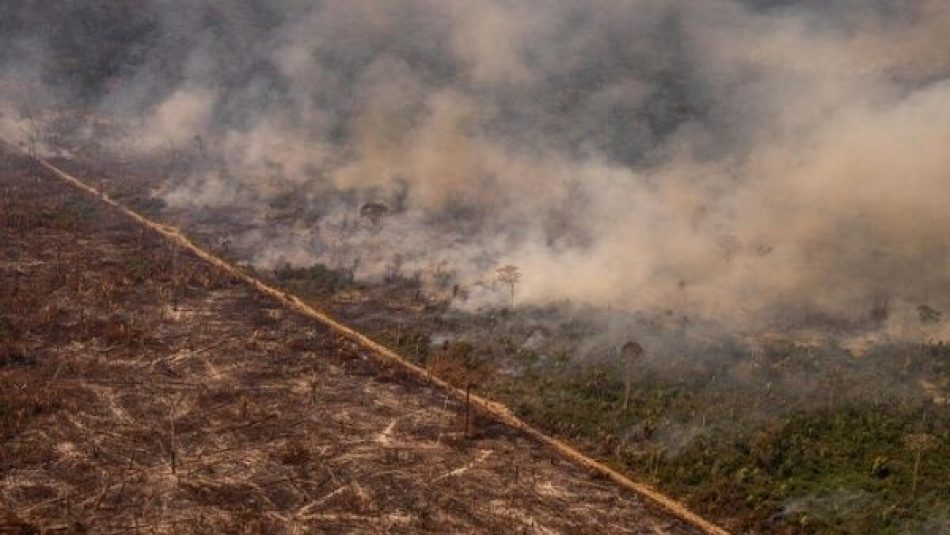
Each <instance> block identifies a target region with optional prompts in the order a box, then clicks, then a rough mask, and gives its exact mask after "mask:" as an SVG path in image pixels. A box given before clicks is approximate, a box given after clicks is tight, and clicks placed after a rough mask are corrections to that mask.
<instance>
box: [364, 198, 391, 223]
mask: <svg viewBox="0 0 950 535" xmlns="http://www.w3.org/2000/svg"><path fill="white" fill-rule="evenodd" d="M388 213H389V207H388V206H386V205H385V204H383V203H381V202H368V203H366V204H364V205H363V206H361V207H360V217H365V218H366V219H368V220H369V222H370V223H371V224H372V225H373V227H378V226H379V223H380V222H381V221H382V220H383V217H384V216H385V215H386V214H388Z"/></svg>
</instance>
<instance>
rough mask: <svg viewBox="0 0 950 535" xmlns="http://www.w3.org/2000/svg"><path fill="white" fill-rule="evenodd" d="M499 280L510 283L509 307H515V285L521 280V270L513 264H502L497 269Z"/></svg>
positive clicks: (512, 308) (511, 308)
mask: <svg viewBox="0 0 950 535" xmlns="http://www.w3.org/2000/svg"><path fill="white" fill-rule="evenodd" d="M495 273H497V274H498V280H500V281H501V282H503V283H505V284H507V285H508V308H509V309H510V310H514V309H515V285H517V284H518V281H519V280H521V270H520V269H518V266H513V265H511V264H508V265H505V266H501V267H500V268H498V269H496V270H495Z"/></svg>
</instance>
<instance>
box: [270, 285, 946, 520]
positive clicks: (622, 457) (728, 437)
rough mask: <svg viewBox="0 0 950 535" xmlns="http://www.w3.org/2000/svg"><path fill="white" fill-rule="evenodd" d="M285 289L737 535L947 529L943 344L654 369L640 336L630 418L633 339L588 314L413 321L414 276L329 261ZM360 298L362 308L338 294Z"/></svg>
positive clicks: (687, 350) (434, 310)
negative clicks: (626, 341)
mask: <svg viewBox="0 0 950 535" xmlns="http://www.w3.org/2000/svg"><path fill="white" fill-rule="evenodd" d="M276 279H277V281H276V282H278V283H279V284H281V285H283V286H284V287H285V288H287V289H288V290H292V291H296V292H300V293H301V294H302V295H303V296H304V297H305V298H307V299H310V300H312V301H314V302H315V303H316V304H318V305H321V306H324V307H326V306H328V305H332V308H334V309H335V310H337V311H338V312H339V313H341V314H342V315H343V316H344V317H348V318H349V321H351V322H352V323H354V324H356V325H357V326H358V327H359V328H361V329H363V330H364V331H366V332H369V333H370V334H372V335H373V336H375V337H376V338H377V339H378V340H380V341H381V342H383V343H385V344H387V345H389V346H390V347H393V348H395V349H397V350H398V351H400V352H401V353H402V354H404V355H406V356H408V357H409V358H412V359H414V360H416V361H417V362H419V363H420V364H424V365H426V366H428V367H429V369H430V370H432V371H433V373H436V374H438V375H441V376H444V377H446V378H447V379H449V380H452V381H453V382H455V383H457V384H461V383H460V381H461V382H468V381H470V380H469V379H468V378H467V377H468V376H469V375H473V374H477V376H478V379H477V381H474V382H475V383H477V385H476V388H477V389H478V390H479V391H480V392H481V393H483V394H485V395H487V396H489V397H492V398H495V399H498V400H500V401H503V402H505V403H506V404H507V405H508V406H510V407H511V408H512V409H513V410H514V411H515V412H516V413H517V414H518V415H519V416H521V417H522V418H524V419H526V420H528V421H530V422H532V423H534V424H536V425H538V426H541V427H543V428H545V429H547V430H548V431H549V432H551V433H554V434H557V435H559V436H562V437H565V438H567V439H569V440H571V441H573V442H574V443H576V444H578V445H580V446H581V447H582V448H584V449H585V450H586V451H588V452H589V453H590V454H592V455H594V456H596V457H599V458H601V459H602V460H604V461H606V462H608V463H610V464H612V465H614V466H616V467H618V468H621V469H623V470H625V471H627V472H629V473H631V474H633V475H634V476H635V477H636V478H638V479H640V480H643V481H647V482H650V483H652V484H654V485H656V486H657V487H659V488H661V489H662V490H664V491H665V492H667V493H669V494H671V495H673V496H676V497H677V498H679V499H681V500H683V501H684V502H686V503H687V504H688V505H689V506H690V507H692V508H694V509H695V510H696V511H697V512H700V513H701V514H704V515H706V516H708V517H709V518H712V519H715V520H717V521H718V522H721V523H722V524H723V525H725V526H727V527H729V528H731V529H733V530H736V531H747V530H754V531H757V532H765V533H786V532H787V533H907V532H920V533H938V532H942V531H946V530H947V529H948V528H950V515H948V514H947V513H946V510H947V509H948V507H947V505H948V503H950V487H948V482H950V463H947V462H946V459H948V458H950V411H948V408H947V406H946V404H945V401H942V400H940V399H935V398H934V397H933V395H932V393H927V392H925V390H924V389H922V388H921V387H920V384H921V381H925V382H927V383H928V384H933V385H937V386H936V388H937V389H938V390H939V389H943V390H945V389H946V387H947V385H948V384H950V347H948V346H946V345H944V344H939V343H937V344H923V345H921V344H892V345H881V346H879V347H877V348H876V349H875V350H873V351H871V352H869V353H868V354H866V355H863V356H861V357H855V356H854V355H852V354H851V353H849V352H848V351H845V350H843V349H842V348H840V347H838V346H837V345H836V344H835V343H834V342H825V343H823V344H820V345H817V346H816V345H815V344H802V343H797V342H795V341H794V340H792V339H789V338H782V337H778V338H775V337H773V338H771V339H770V340H769V341H768V342H763V343H762V344H761V346H760V347H759V348H758V351H757V352H756V354H755V355H752V354H750V351H748V350H746V349H743V347H741V346H740V345H739V344H737V343H735V342H734V341H730V340H725V339H717V340H714V341H712V342H710V343H706V344H698V345H695V346H688V345H683V346H676V345H675V344H674V345H673V346H672V347H673V349H672V350H671V351H682V352H684V354H682V355H679V354H668V355H664V356H662V357H656V358H651V356H652V355H653V354H654V353H656V351H651V348H650V346H649V344H648V343H646V342H644V344H643V345H644V347H643V349H644V350H645V353H644V354H643V356H642V357H638V359H637V363H636V365H635V367H634V368H633V370H634V371H633V374H632V377H631V379H630V392H629V396H630V399H629V404H628V406H627V407H626V408H624V403H623V400H624V396H625V393H626V392H625V388H626V384H625V382H626V378H627V373H628V371H629V370H630V368H628V363H626V362H625V361H624V360H623V358H621V349H620V346H622V344H616V345H617V346H618V347H612V346H611V343H609V342H601V343H593V347H591V346H592V343H591V342H589V340H597V334H598V324H597V320H596V319H592V316H595V315H596V313H594V312H592V311H588V310H585V311H582V313H575V314H570V313H567V312H565V309H567V308H569V307H567V306H566V305H565V306H563V307H548V308H544V309H528V308H524V309H519V310H517V311H516V312H515V313H510V312H509V311H507V310H493V311H486V312H484V313H480V314H465V313H460V312H454V311H450V310H449V309H448V308H447V306H445V304H444V303H442V304H431V303H430V304H429V306H424V307H422V308H421V309H420V308H419V307H417V308H415V309H411V310H410V309H407V308H406V307H404V306H401V305H400V304H399V303H401V302H403V301H405V300H411V299H417V298H418V295H417V293H414V292H415V291H416V290H417V288H414V285H413V282H412V280H411V279H406V280H403V279H399V280H396V279H393V280H388V281H385V282H380V283H379V284H377V285H368V284H358V283H354V282H353V280H352V277H350V276H349V275H348V274H347V273H343V272H339V271H334V270H329V269H326V268H324V267H322V266H317V267H313V268H308V269H298V270H290V269H282V270H279V271H278V272H277V274H276ZM354 292H357V293H361V294H362V299H361V300H359V303H358V304H350V305H349V306H347V304H346V303H345V302H341V301H340V300H339V299H338V298H339V296H341V295H351V294H353V293H354ZM348 299H349V298H348ZM344 301H346V300H344ZM924 313H927V316H928V319H929V318H932V317H933V316H934V314H931V313H929V311H924V312H922V313H921V314H924ZM649 328H651V329H652V328H654V327H649ZM663 328H664V327H662V326H657V327H655V329H656V330H662V329H663ZM644 329H647V328H644ZM537 333H543V336H538V335H537ZM534 338H538V339H542V340H543V341H542V342H540V343H533V342H532V343H529V342H528V341H529V340H532V339H534ZM584 341H588V342H584ZM475 370H477V373H476V372H475ZM463 376H464V377H463ZM915 473H916V474H917V476H916V478H915ZM915 479H916V483H915Z"/></svg>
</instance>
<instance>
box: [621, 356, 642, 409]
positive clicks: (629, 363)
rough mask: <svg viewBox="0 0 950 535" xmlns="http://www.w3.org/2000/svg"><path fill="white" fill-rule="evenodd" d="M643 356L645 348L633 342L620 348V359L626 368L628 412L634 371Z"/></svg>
mask: <svg viewBox="0 0 950 535" xmlns="http://www.w3.org/2000/svg"><path fill="white" fill-rule="evenodd" d="M641 355H643V346H641V345H640V344H638V343H636V342H634V341H632V340H631V341H629V342H627V343H626V344H624V345H623V347H622V348H620V357H621V358H622V359H623V366H624V383H623V410H627V408H628V407H629V406H630V386H631V383H632V381H633V370H634V368H635V367H636V363H637V361H638V360H640V356H641Z"/></svg>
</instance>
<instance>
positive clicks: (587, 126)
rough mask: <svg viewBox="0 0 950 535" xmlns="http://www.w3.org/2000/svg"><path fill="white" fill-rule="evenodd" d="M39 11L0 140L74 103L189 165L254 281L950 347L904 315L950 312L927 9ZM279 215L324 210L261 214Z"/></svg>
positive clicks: (841, 5) (935, 47)
mask: <svg viewBox="0 0 950 535" xmlns="http://www.w3.org/2000/svg"><path fill="white" fill-rule="evenodd" d="M4 3H5V4H8V5H2V4H4ZM40 4H41V3H40V2H10V1H7V2H0V7H3V8H4V9H3V12H4V13H11V14H12V15H11V19H10V20H9V21H7V22H5V23H4V28H5V29H6V30H9V31H7V33H6V34H5V37H4V38H3V40H4V45H5V50H6V51H5V52H4V53H3V55H2V56H0V59H2V66H3V70H2V74H0V84H2V85H0V87H2V88H3V93H2V95H3V98H2V101H3V102H2V111H3V113H2V115H0V134H2V135H3V136H4V137H5V138H14V139H22V138H23V133H24V132H25V131H27V130H28V129H29V128H30V125H29V124H28V123H29V117H26V116H24V114H23V110H24V109H26V108H27V107H28V108H29V109H31V110H37V109H52V107H53V106H54V104H56V105H69V106H73V107H76V106H80V105H81V106H83V107H84V108H86V109H88V110H90V113H94V114H96V115H97V116H100V117H103V118H104V120H106V121H108V122H109V124H112V125H114V126H115V130H116V131H119V130H121V131H122V132H123V134H122V135H121V136H116V139H114V140H112V141H111V145H110V149H111V150H113V151H116V152H120V153H127V154H156V153H162V152H168V153H173V152H175V151H178V152H181V151H186V152H188V151H190V152H200V157H196V158H195V161H194V162H192V165H191V166H190V167H189V170H188V172H187V173H184V174H182V175H181V176H177V177H175V178H174V179H173V180H170V181H169V183H168V184H166V186H165V187H164V188H163V190H162V191H161V192H159V195H161V196H162V198H163V199H165V200H166V201H167V202H168V203H169V204H170V205H171V206H172V207H175V208H179V209H186V210H205V209H209V208H211V209H220V210H230V211H235V212H238V213H241V214H242V217H243V219H245V220H246V221H248V222H251V223H255V224H253V225H252V228H251V229H250V230H247V231H246V232H242V234H241V235H240V236H237V237H236V241H237V242H238V244H239V245H240V247H241V248H242V249H243V250H246V251H250V252H251V254H252V259H253V261H254V262H255V263H257V264H259V265H262V266H265V267H269V266H274V265H278V264H280V263H283V262H290V263H293V264H300V265H306V264H309V263H314V262H322V263H327V264H329V265H331V266H341V265H349V264H351V263H352V262H353V261H354V260H355V259H356V258H359V268H358V275H359V276H362V277H368V278H373V277H381V276H383V274H385V273H387V272H388V271H390V270H392V269H393V265H394V262H396V261H395V260H394V258H395V257H396V255H399V258H398V262H397V263H398V268H399V269H402V270H405V271H406V272H422V273H428V274H431V273H433V272H435V271H438V270H445V271H448V272H451V273H452V274H453V275H454V276H455V277H456V279H457V280H458V281H460V282H461V283H463V284H469V285H471V284H472V283H475V282H477V281H479V280H485V281H487V280H490V279H491V277H492V276H493V274H494V268H495V267H496V266H497V265H499V264H503V263H512V264H516V265H518V266H520V267H521V269H522V270H523V272H524V273H525V276H524V278H523V281H522V282H521V284H520V286H519V289H518V299H519V302H522V303H544V302H548V301H551V300H561V299H568V300H572V301H577V302H588V303H592V304H595V305H604V306H606V305H609V306H612V307H616V308H623V309H630V310H644V311H661V310H667V309H673V310H676V311H677V313H681V314H688V315H690V316H695V317H705V318H714V319H716V320H718V321H721V322H724V323H727V324H733V325H735V326H739V327H743V328H744V327H749V326H757V327H762V326H767V325H773V324H774V323H775V322H776V321H780V320H781V321H785V320H789V318H794V317H805V316H808V315H815V314H817V315H821V316H823V317H824V316H826V317H831V318H845V319H852V320H855V321H856V320H857V319H864V318H867V316H868V311H869V310H870V309H871V308H872V307H873V306H874V305H875V303H877V302H879V301H881V300H882V298H886V299H888V302H889V303H891V307H892V309H893V313H892V314H891V317H890V319H889V323H888V329H889V332H890V334H894V335H899V336H908V337H910V336H912V337H919V336H922V335H923V336H929V337H938V338H945V337H947V335H948V334H950V332H945V329H946V328H945V327H942V326H941V324H935V325H932V326H926V327H924V326H921V324H920V322H919V321H917V320H916V317H915V314H916V307H917V306H918V305H919V304H923V303H926V304H929V305H931V306H934V307H936V308H938V309H948V308H950V307H948V305H950V292H948V290H950V254H948V252H950V249H948V241H950V215H948V214H950V212H948V211H947V209H946V207H947V206H950V188H948V187H947V186H948V177H950V151H947V150H946V147H948V146H950V47H947V46H945V45H946V44H947V37H946V36H947V35H950V8H948V7H947V5H946V3H945V2H943V1H941V0H914V1H896V0H894V1H888V0H880V1H856V0H855V1H850V0H840V1H835V2H812V1H808V0H800V1H791V0H789V1H762V0H759V1H751V0H748V1H738V0H684V1H681V2H668V1H661V0H610V1H607V0H585V1H580V0H557V1H550V2H538V1H532V0H485V1H479V2H472V1H463V0H439V1H436V0H393V1H387V2H373V1H366V2H354V1H343V0H328V1H322V2H302V1H293V0H285V1H268V2H263V1H253V0H230V1H215V2H183V1H175V0H167V1H157V0H153V1H148V2H134V3H133V2H115V3H114V5H110V6H108V7H102V6H99V7H96V6H94V5H93V4H95V3H90V2H69V3H67V4H69V6H60V7H58V8H55V9H52V10H51V11H50V10H49V9H42V6H41V5H40ZM110 4H113V3H110ZM117 12H120V13H121V14H123V17H118V16H116V13H117ZM77 21H78V22H77ZM117 21H121V22H117ZM43 29H45V31H44V30H43ZM77 73H82V74H81V76H80V75H79V74H77ZM34 113H35V112H34ZM46 150H48V151H54V150H61V151H62V150H65V149H63V148H62V147H61V146H60V147H59V148H57V147H54V146H52V145H50V146H48V147H46ZM288 198H290V199H292V200H293V202H294V203H296V204H297V205H300V206H303V207H304V208H305V211H307V212H308V213H311V214H312V215H313V217H308V218H297V219H294V220H292V221H291V222H289V223H284V224H282V225H268V224H265V223H264V221H265V219H266V217H267V214H268V211H269V210H272V209H273V205H274V202H275V200H278V199H285V200H286V199H288ZM371 201H375V202H383V203H385V204H386V205H387V206H389V207H390V213H389V214H388V215H387V216H386V217H385V218H384V221H383V223H382V224H381V225H379V226H378V227H376V226H369V225H367V224H366V222H365V221H362V220H361V219H360V218H359V206H360V205H361V204H363V203H365V202H371ZM469 295H470V297H469V300H468V301H467V302H459V303H458V305H459V306H461V307H477V306H481V305H485V304H491V303H495V301H497V298H498V296H497V295H495V293H493V292H491V291H488V290H485V291H484V292H480V291H478V287H476V286H473V287H472V291H471V292H470V294H469ZM495 304H497V303H495ZM922 330H923V331H926V332H922Z"/></svg>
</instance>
